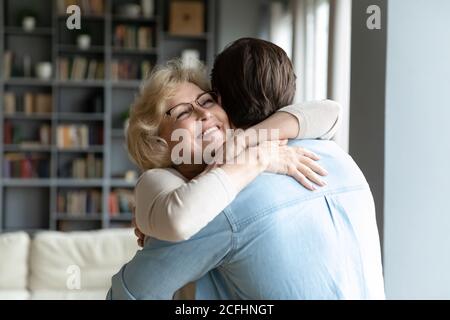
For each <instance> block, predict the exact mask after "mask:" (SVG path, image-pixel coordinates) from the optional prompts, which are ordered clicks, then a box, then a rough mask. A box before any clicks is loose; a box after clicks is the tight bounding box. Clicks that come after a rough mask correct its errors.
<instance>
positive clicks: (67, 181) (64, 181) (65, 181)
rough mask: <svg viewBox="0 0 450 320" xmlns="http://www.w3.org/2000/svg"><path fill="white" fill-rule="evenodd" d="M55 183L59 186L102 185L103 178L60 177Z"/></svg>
mask: <svg viewBox="0 0 450 320" xmlns="http://www.w3.org/2000/svg"><path fill="white" fill-rule="evenodd" d="M55 184H56V185H57V186H59V187H76V188H79V187H86V188H88V187H102V186H103V179H75V178H58V179H56V182H55Z"/></svg>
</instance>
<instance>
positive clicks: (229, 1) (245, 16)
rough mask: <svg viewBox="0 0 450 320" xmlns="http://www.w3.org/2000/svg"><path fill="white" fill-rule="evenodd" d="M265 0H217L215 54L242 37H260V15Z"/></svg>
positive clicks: (265, 2)
mask: <svg viewBox="0 0 450 320" xmlns="http://www.w3.org/2000/svg"><path fill="white" fill-rule="evenodd" d="M267 2H268V1H267V0H245V1H242V0H219V1H218V3H217V6H218V8H217V10H218V19H219V20H218V23H217V37H218V38H217V52H221V51H222V50H223V48H224V47H225V46H226V45H227V44H228V43H230V42H232V41H234V40H236V39H239V38H242V37H260V36H261V34H260V31H261V30H260V29H261V27H262V25H264V23H263V22H262V21H261V18H260V15H261V13H262V12H261V10H263V8H262V7H263V6H264V4H267Z"/></svg>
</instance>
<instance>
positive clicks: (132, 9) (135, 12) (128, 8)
mask: <svg viewBox="0 0 450 320" xmlns="http://www.w3.org/2000/svg"><path fill="white" fill-rule="evenodd" d="M117 14H118V15H120V16H124V17H128V18H138V17H139V16H140V15H141V6H140V5H138V4H134V3H127V4H123V5H121V6H119V7H118V10H117Z"/></svg>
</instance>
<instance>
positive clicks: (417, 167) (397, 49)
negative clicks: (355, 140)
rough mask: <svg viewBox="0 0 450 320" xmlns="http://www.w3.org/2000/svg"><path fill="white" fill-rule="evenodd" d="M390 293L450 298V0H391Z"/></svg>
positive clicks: (388, 101) (388, 112)
mask: <svg viewBox="0 0 450 320" xmlns="http://www.w3.org/2000/svg"><path fill="white" fill-rule="evenodd" d="M388 13H389V17H388V50H387V78H386V153H385V218H384V221H385V228H384V233H385V241H384V244H385V245H384V248H385V253H384V261H385V263H384V267H385V280H386V291H387V296H388V298H391V299H392V298H395V299H404V298H408V299H415V298H422V299H428V298H445V299H450V272H449V270H450V201H449V200H448V199H449V197H450V125H449V119H450V1H448V0H433V1H427V0H414V1H411V0H392V1H389V2H388Z"/></svg>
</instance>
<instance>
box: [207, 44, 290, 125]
mask: <svg viewBox="0 0 450 320" xmlns="http://www.w3.org/2000/svg"><path fill="white" fill-rule="evenodd" d="M295 79H296V76H295V73H294V68H293V66H292V62H291V60H290V59H289V57H288V56H287V55H286V52H284V50H283V49H281V48H280V47H278V46H277V45H275V44H273V43H271V42H268V41H264V40H261V39H254V38H241V39H238V40H236V41H234V42H232V43H231V44H229V45H228V46H227V47H226V48H225V50H224V51H222V52H221V53H220V54H219V55H218V56H217V58H216V60H215V62H214V67H213V70H212V74H211V82H212V88H213V90H215V91H216V92H217V93H218V94H220V96H221V99H222V107H223V108H224V109H225V111H226V112H227V114H228V117H229V118H230V120H231V122H232V123H233V124H234V125H235V126H236V127H240V128H247V127H250V126H252V125H254V124H256V123H258V122H261V121H262V120H264V119H266V118H267V117H268V116H270V115H271V114H273V113H274V112H275V111H277V110H278V109H280V108H281V107H284V106H286V105H289V104H291V103H292V101H293V99H294V95H295Z"/></svg>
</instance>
